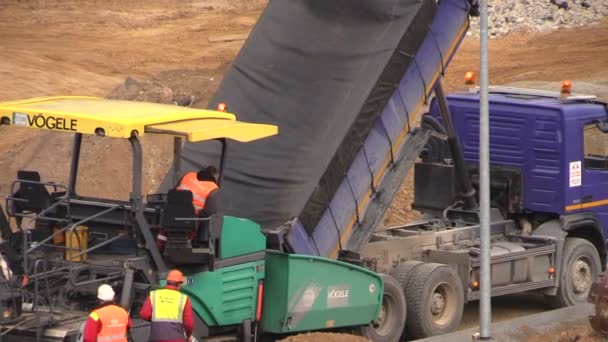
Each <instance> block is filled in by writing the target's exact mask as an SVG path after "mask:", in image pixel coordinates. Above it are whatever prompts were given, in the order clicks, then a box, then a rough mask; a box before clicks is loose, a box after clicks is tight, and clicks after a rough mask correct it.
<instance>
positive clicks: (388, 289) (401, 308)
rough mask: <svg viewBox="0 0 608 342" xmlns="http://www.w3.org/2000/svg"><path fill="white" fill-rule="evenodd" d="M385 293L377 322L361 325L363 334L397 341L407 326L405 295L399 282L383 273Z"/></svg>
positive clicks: (382, 341) (381, 340)
mask: <svg viewBox="0 0 608 342" xmlns="http://www.w3.org/2000/svg"><path fill="white" fill-rule="evenodd" d="M382 279H383V280H384V294H383V296H382V308H381V309H380V314H379V315H378V322H377V324H370V325H367V326H364V327H361V335H362V336H364V337H367V338H368V339H370V340H372V341H374V342H397V341H399V340H400V339H401V334H402V333H403V327H404V326H405V315H406V313H407V308H406V306H405V296H404V295H403V290H402V289H401V285H399V282H397V280H395V278H393V277H391V276H389V275H384V274H383V275H382Z"/></svg>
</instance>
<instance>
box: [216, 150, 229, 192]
mask: <svg viewBox="0 0 608 342" xmlns="http://www.w3.org/2000/svg"><path fill="white" fill-rule="evenodd" d="M220 142H221V143H222V152H221V155H220V169H219V170H218V172H219V176H218V179H217V185H221V184H222V178H224V176H223V175H224V163H225V161H226V149H227V148H228V146H227V142H226V139H225V138H222V139H220Z"/></svg>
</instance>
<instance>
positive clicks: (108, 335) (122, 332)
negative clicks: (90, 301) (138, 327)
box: [83, 284, 131, 342]
mask: <svg viewBox="0 0 608 342" xmlns="http://www.w3.org/2000/svg"><path fill="white" fill-rule="evenodd" d="M97 299H98V300H99V304H100V305H99V308H97V309H95V310H93V312H91V314H90V315H89V319H88V320H87V322H86V324H85V327H84V334H83V342H97V341H103V342H127V333H128V331H129V329H130V328H131V319H130V318H129V313H127V311H126V310H125V309H123V308H122V307H120V306H118V305H116V304H114V290H113V289H112V287H111V286H110V285H108V284H103V285H101V286H99V288H98V289H97Z"/></svg>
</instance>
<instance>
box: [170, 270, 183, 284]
mask: <svg viewBox="0 0 608 342" xmlns="http://www.w3.org/2000/svg"><path fill="white" fill-rule="evenodd" d="M167 282H171V283H180V284H181V283H183V282H184V275H183V274H182V272H180V271H179V270H171V272H169V274H168V275H167Z"/></svg>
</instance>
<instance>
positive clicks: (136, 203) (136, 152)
mask: <svg viewBox="0 0 608 342" xmlns="http://www.w3.org/2000/svg"><path fill="white" fill-rule="evenodd" d="M129 142H130V143H131V148H132V149H133V181H132V182H133V183H132V184H131V187H132V190H131V194H130V196H129V202H130V204H131V215H132V219H133V221H134V222H133V226H134V227H137V228H139V231H140V232H141V234H142V236H143V238H144V241H145V243H146V249H147V250H148V251H149V252H150V256H151V257H152V261H153V262H154V264H155V266H156V269H157V270H158V273H159V276H161V277H164V276H165V275H166V272H167V265H166V264H165V261H164V260H163V257H162V255H161V254H160V251H159V250H158V248H157V247H156V241H155V240H154V236H153V235H152V232H151V231H150V227H149V226H148V222H146V218H145V217H144V204H143V199H142V196H143V195H142V180H141V178H142V169H143V166H142V164H143V163H142V150H141V144H140V142H139V139H138V138H137V134H136V133H132V134H131V137H130V138H129Z"/></svg>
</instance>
